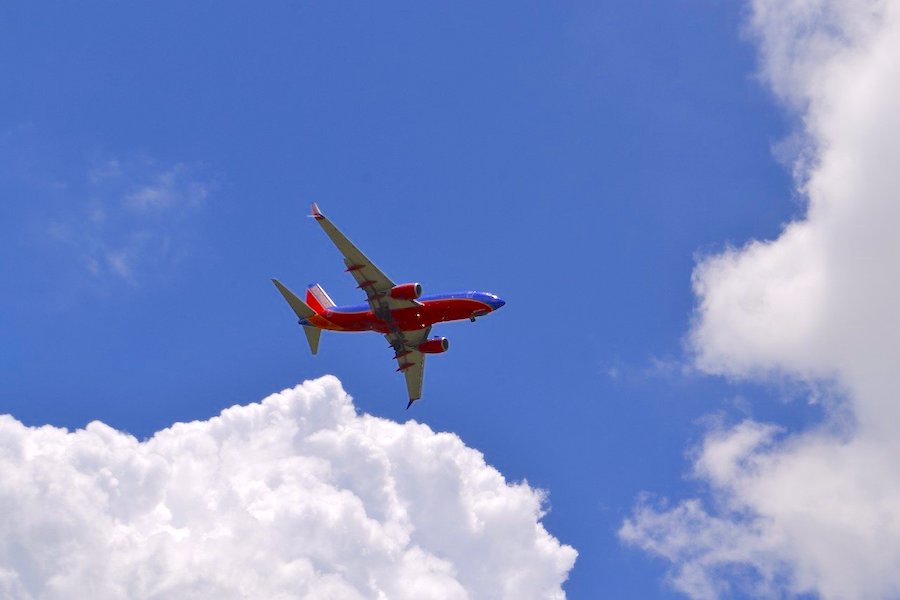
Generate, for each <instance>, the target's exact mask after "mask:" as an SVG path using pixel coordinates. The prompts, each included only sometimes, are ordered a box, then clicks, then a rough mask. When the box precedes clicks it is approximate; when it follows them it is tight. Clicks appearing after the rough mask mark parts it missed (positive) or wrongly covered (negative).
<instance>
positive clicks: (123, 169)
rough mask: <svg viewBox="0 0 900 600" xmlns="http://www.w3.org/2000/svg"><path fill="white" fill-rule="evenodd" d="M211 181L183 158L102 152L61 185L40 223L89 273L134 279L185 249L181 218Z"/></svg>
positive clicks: (195, 209) (198, 207)
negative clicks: (59, 204) (47, 218)
mask: <svg viewBox="0 0 900 600" xmlns="http://www.w3.org/2000/svg"><path fill="white" fill-rule="evenodd" d="M212 189H213V184H212V183H211V182H210V181H209V180H208V179H204V178H202V177H201V176H200V175H198V174H197V172H196V170H195V169H192V168H190V167H189V166H187V165H185V164H183V163H176V164H171V165H165V164H160V163H159V162H157V161H154V160H151V159H148V158H133V159H128V160H124V159H118V158H110V159H106V160H103V161H99V162H98V163H96V164H95V165H93V166H92V167H90V168H89V169H88V170H87V172H86V173H84V175H83V176H82V180H81V181H75V182H72V184H71V185H69V186H67V187H66V190H65V194H66V196H67V197H68V206H67V207H66V210H62V211H60V212H59V214H57V215H56V216H55V218H54V219H53V220H52V222H51V223H50V224H49V226H48V229H47V230H48V232H49V233H50V235H51V237H52V238H53V239H55V240H56V241H57V242H59V243H60V244H61V245H62V246H64V247H66V248H67V249H68V251H69V252H71V253H73V254H74V255H75V256H76V257H77V259H78V261H79V262H80V263H81V265H82V267H83V269H84V270H85V272H86V273H87V274H89V275H90V276H91V277H93V278H95V279H97V280H108V279H116V280H120V281H124V282H127V283H129V284H131V285H139V284H141V283H142V282H143V281H144V280H145V278H146V277H149V276H152V275H153V274H155V273H159V272H160V271H161V270H165V269H168V268H171V267H172V266H173V265H174V264H175V263H177V262H178V261H179V260H180V259H181V258H182V257H183V256H184V255H185V253H186V252H187V251H188V245H187V239H186V238H187V237H188V236H186V235H185V225H186V223H187V222H188V221H190V219H191V218H193V217H195V216H196V215H198V214H199V213H200V211H202V210H203V208H204V206H205V204H206V201H207V199H208V197H209V195H210V192H211V190H212Z"/></svg>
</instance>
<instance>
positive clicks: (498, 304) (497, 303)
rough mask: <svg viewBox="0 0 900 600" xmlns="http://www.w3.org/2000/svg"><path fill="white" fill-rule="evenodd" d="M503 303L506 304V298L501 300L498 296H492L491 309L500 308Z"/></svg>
mask: <svg viewBox="0 0 900 600" xmlns="http://www.w3.org/2000/svg"><path fill="white" fill-rule="evenodd" d="M504 304H506V300H501V299H500V298H496V297H495V298H492V299H491V301H490V305H491V310H497V309H498V308H501V307H502V306H503V305H504Z"/></svg>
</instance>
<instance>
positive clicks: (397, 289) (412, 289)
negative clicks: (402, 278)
mask: <svg viewBox="0 0 900 600" xmlns="http://www.w3.org/2000/svg"><path fill="white" fill-rule="evenodd" d="M390 294H391V298H394V299H396V300H415V299H416V298H418V297H419V296H421V295H422V285H421V284H419V283H401V284H400V285H395V286H394V287H392V288H391V292H390Z"/></svg>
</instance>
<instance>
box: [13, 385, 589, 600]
mask: <svg viewBox="0 0 900 600" xmlns="http://www.w3.org/2000/svg"><path fill="white" fill-rule="evenodd" d="M0 472H2V473H3V477H2V478H0V596H3V597H15V598H72V597H91V598H138V597H140V598H200V597H203V598H208V597H217V598H342V599H343V598H415V599H423V598H434V599H448V598H515V599H521V598H562V597H563V592H562V591H561V584H562V582H563V581H564V580H565V579H566V577H567V575H568V572H569V570H570V569H571V568H572V565H573V563H574V561H575V556H576V552H575V551H574V550H573V549H572V548H571V547H569V546H563V545H561V544H560V543H559V542H558V541H557V540H556V539H555V538H553V537H552V536H551V535H549V534H548V533H547V531H546V530H545V529H544V528H543V526H542V525H541V523H540V518H541V516H542V514H543V513H542V503H543V500H544V495H543V493H542V492H541V491H539V490H535V489H533V488H531V487H529V486H528V485H527V484H526V483H521V484H508V483H507V482H506V481H505V480H504V478H503V476H502V475H501V474H500V473H499V472H497V471H496V470H495V469H494V468H492V467H490V466H488V465H486V464H485V462H484V458H483V456H482V455H481V454H480V453H479V452H477V451H475V450H473V449H471V448H468V447H466V446H465V445H464V444H463V443H462V442H461V441H460V439H459V438H458V437H457V436H455V435H453V434H449V433H435V432H433V431H432V430H431V429H429V428H428V427H427V426H425V425H421V424H418V423H416V422H413V421H409V422H407V423H404V424H398V423H395V422H392V421H388V420H385V419H381V418H377V417H372V416H369V415H358V414H357V413H356V411H355V409H354V407H353V405H352V403H351V401H350V398H349V397H348V396H347V395H346V394H345V393H344V391H343V390H342V389H341V386H340V383H339V382H338V381H337V380H336V379H335V378H333V377H330V376H329V377H323V378H321V379H318V380H315V381H308V382H306V383H304V384H303V385H300V386H297V387H296V388H294V389H290V390H285V391H283V392H281V393H279V394H275V395H272V396H270V397H268V398H266V399H265V400H263V401H262V402H260V403H258V404H251V405H248V406H234V407H232V408H229V409H227V410H225V411H223V412H222V414H221V415H219V416H218V417H214V418H212V419H209V420H208V421H197V422H193V423H177V424H175V425H173V426H172V427H170V428H168V429H165V430H163V431H160V432H158V433H157V434H155V435H154V436H153V437H152V438H151V439H149V440H147V441H144V442H139V441H137V440H136V439H135V438H133V437H131V436H129V435H128V434H126V433H123V432H120V431H117V430H115V429H112V428H110V427H108V426H107V425H104V424H103V423H100V422H93V423H91V424H89V425H88V426H87V427H86V428H85V429H83V430H78V431H74V432H69V431H66V430H63V429H58V428H55V427H50V426H45V427H26V426H24V425H23V424H22V423H20V422H18V421H16V420H15V419H13V418H12V417H10V416H2V417H0Z"/></svg>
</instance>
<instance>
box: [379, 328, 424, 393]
mask: <svg viewBox="0 0 900 600" xmlns="http://www.w3.org/2000/svg"><path fill="white" fill-rule="evenodd" d="M430 332H431V327H426V328H425V329H419V330H418V331H400V330H397V331H392V332H391V333H388V334H387V335H385V336H384V337H385V338H387V341H388V343H389V344H390V345H391V347H392V348H393V349H394V358H396V359H397V370H398V371H401V372H402V373H403V375H404V376H405V377H406V391H407V392H408V393H409V404H407V405H406V408H409V407H410V406H412V404H413V402H415V401H416V400H418V399H419V398H421V397H422V383H423V381H424V379H425V354H423V353H422V352H419V350H418V348H419V344H421V343H422V342H424V341H425V340H427V339H428V334H429V333H430Z"/></svg>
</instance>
